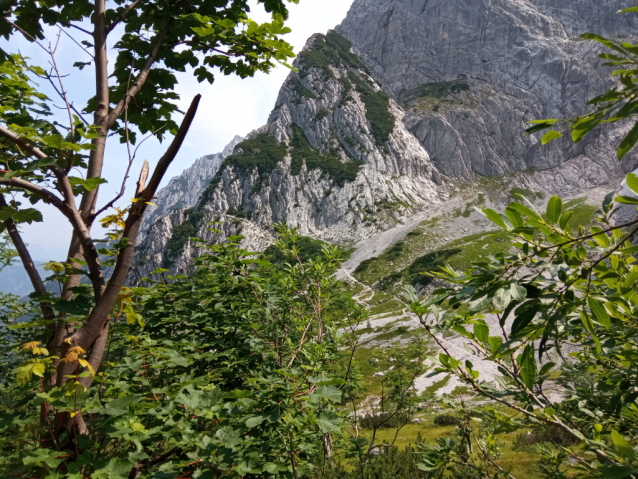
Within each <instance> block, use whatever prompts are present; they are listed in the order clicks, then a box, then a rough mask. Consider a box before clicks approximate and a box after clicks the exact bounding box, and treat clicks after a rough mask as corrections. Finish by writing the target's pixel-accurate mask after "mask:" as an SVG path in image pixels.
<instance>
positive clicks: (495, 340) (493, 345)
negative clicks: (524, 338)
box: [487, 336, 503, 354]
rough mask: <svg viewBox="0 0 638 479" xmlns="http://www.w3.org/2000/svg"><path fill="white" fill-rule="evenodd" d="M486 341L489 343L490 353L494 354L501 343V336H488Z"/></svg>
mask: <svg viewBox="0 0 638 479" xmlns="http://www.w3.org/2000/svg"><path fill="white" fill-rule="evenodd" d="M487 342H488V344H489V345H490V351H492V354H496V353H497V352H498V350H499V349H501V346H502V345H503V338H501V337H500V336H490V337H489V338H488V340H487Z"/></svg>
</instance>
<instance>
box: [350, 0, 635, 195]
mask: <svg viewBox="0 0 638 479" xmlns="http://www.w3.org/2000/svg"><path fill="white" fill-rule="evenodd" d="M628 6H633V2H631V1H628V0H608V1H600V0H520V1H515V2H513V1H510V0H375V1H373V2H370V1H369V0H355V2H354V4H353V6H352V9H351V10H350V12H349V13H348V16H347V18H346V19H345V20H344V22H343V23H342V24H341V25H340V26H339V27H338V31H339V32H340V33H341V34H342V35H344V36H345V37H346V38H348V39H349V40H350V41H352V43H353V45H354V46H355V50H356V51H357V52H358V53H360V55H361V57H362V58H363V59H364V61H365V62H366V64H367V65H368V66H369V67H370V69H371V70H372V75H373V76H374V78H375V79H376V80H377V81H378V82H379V83H380V84H381V85H382V86H383V87H384V88H385V89H386V91H388V92H390V93H391V94H392V96H393V97H395V98H397V99H398V100H399V101H400V103H401V104H402V105H403V106H404V107H405V109H406V110H407V114H406V117H405V119H404V122H405V124H406V126H407V127H408V129H409V130H410V131H411V132H412V133H413V134H414V135H415V136H416V137H417V138H418V139H419V141H420V142H421V144H422V145H423V146H424V147H425V148H426V150H427V151H428V152H429V153H430V155H431V157H432V161H433V163H434V164H435V166H436V167H437V168H438V169H439V171H440V172H442V173H444V174H445V175H447V176H450V177H453V178H456V179H459V180H466V179H471V178H472V177H474V176H475V175H484V176H498V175H502V174H504V173H508V172H517V171H524V170H536V171H537V172H542V171H547V170H552V171H551V172H548V173H547V174H538V173H535V176H536V177H537V180H538V181H540V182H542V183H544V186H545V187H546V188H547V189H550V190H552V189H554V190H556V191H557V192H558V191H559V192H562V193H565V190H566V189H567V190H573V189H582V188H589V187H593V186H596V185H599V184H602V183H605V182H608V181H611V180H616V179H617V178H619V177H620V176H621V175H622V173H623V169H622V168H624V171H629V170H630V169H631V168H632V167H633V164H634V161H632V159H630V160H629V161H627V162H626V163H625V164H624V165H623V167H621V166H620V165H619V164H618V162H617V161H616V159H615V152H614V151H613V148H611V147H610V145H612V144H614V143H611V142H610V140H612V141H613V140H614V139H616V138H617V137H618V135H619V134H620V133H621V130H619V128H608V129H607V130H605V131H603V132H601V133H598V134H596V135H592V137H591V138H589V139H587V140H586V141H583V142H581V143H580V144H578V145H574V144H573V143H572V142H571V141H570V140H568V139H566V138H565V139H560V140H558V141H556V142H554V143H551V144H550V145H548V146H542V147H541V145H540V141H539V137H538V136H531V137H524V136H523V132H524V129H525V122H526V121H529V120H534V119H541V118H565V117H573V116H577V115H579V114H581V113H583V112H584V111H586V110H585V103H586V102H587V101H588V100H589V99H591V98H593V97H595V96H597V95H599V94H601V93H602V92H604V91H605V90H606V89H607V88H609V87H610V86H612V85H613V84H612V83H611V80H610V79H609V74H610V70H609V68H603V67H601V63H602V61H601V60H599V59H598V58H597V57H596V53H597V52H599V48H598V47H597V45H596V44H595V43H593V42H587V41H580V40H579V39H578V38H577V37H578V36H579V35H580V34H582V33H585V32H589V31H592V32H596V33H598V34H601V35H606V36H610V37H614V38H618V37H620V36H622V35H627V34H628V33H631V32H634V31H636V23H637V22H636V16H635V15H633V14H629V15H617V14H616V12H617V11H618V10H619V9H621V8H625V7H628ZM557 167H560V168H558V169H557V170H554V169H555V168H557Z"/></svg>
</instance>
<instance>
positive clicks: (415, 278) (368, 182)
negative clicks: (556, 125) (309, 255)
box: [130, 0, 636, 394]
mask: <svg viewBox="0 0 638 479" xmlns="http://www.w3.org/2000/svg"><path fill="white" fill-rule="evenodd" d="M631 5H632V2H630V1H628V0H610V1H606V2H600V1H598V0H520V1H517V2H512V1H509V0H490V1H487V0H472V1H468V0H355V2H354V4H353V6H352V9H351V11H350V12H349V14H348V16H347V18H346V19H345V20H344V22H343V23H342V24H341V25H340V26H339V27H337V29H336V31H332V32H329V33H328V34H327V35H315V36H313V37H312V38H311V39H310V40H309V42H308V44H307V46H306V48H305V49H304V51H303V52H301V53H300V55H299V58H298V59H297V60H296V63H295V66H296V67H297V69H298V73H292V74H291V75H290V77H289V78H288V79H287V81H286V82H285V84H284V85H283V86H282V89H281V91H280V94H279V99H278V101H277V104H276V106H275V109H274V110H273V112H272V114H271V115H270V118H269V120H268V123H267V124H266V125H264V127H262V128H260V129H259V130H257V131H255V132H252V133H251V134H249V135H248V137H247V138H246V139H244V140H241V141H240V139H235V140H234V141H233V143H231V144H230V145H229V147H228V148H227V149H225V150H224V153H223V154H220V155H215V156H213V157H207V158H212V160H206V159H202V160H199V161H198V163H196V164H195V165H194V166H193V167H192V168H191V169H190V170H187V171H186V172H185V173H184V174H183V175H182V176H181V177H178V178H177V179H174V180H173V181H172V182H171V184H170V185H169V186H168V187H167V188H165V189H164V190H162V191H161V192H160V194H159V207H158V209H157V210H156V211H155V212H153V213H151V215H150V216H149V217H148V218H147V219H146V223H145V225H146V227H145V230H144V233H143V235H142V237H141V239H140V241H139V243H138V250H137V253H136V262H135V267H134V269H133V273H132V276H131V278H130V282H131V283H135V282H139V281H140V280H141V279H142V278H143V277H144V276H146V275H147V274H149V272H150V271H153V270H154V269H156V268H158V267H164V268H168V269H170V270H171V271H172V272H185V271H186V270H187V269H188V265H189V262H190V259H191V258H192V257H193V256H196V255H197V254H199V248H198V245H197V243H194V242H192V241H191V240H190V238H191V237H195V236H197V237H200V238H204V239H205V240H211V239H213V237H214V235H219V233H214V232H212V231H210V229H211V228H210V226H209V223H210V222H218V224H217V226H216V229H218V230H220V231H221V237H222V238H223V237H228V236H231V235H236V234H241V235H242V236H244V238H245V239H244V240H243V245H244V246H245V247H246V248H248V249H253V250H264V249H265V248H266V247H267V246H268V245H270V244H272V242H273V241H274V239H275V235H274V231H273V228H272V225H273V224H274V223H278V222H283V221H287V222H288V224H289V225H291V226H295V227H297V228H298V229H299V232H300V234H301V235H304V236H310V237H313V238H318V239H321V240H324V241H329V242H333V243H338V244H341V245H344V246H350V247H354V251H353V253H352V254H351V256H350V258H349V259H348V260H347V261H345V262H344V264H343V267H342V269H341V271H340V272H339V275H340V277H341V278H342V279H344V280H346V281H349V282H350V284H351V287H352V288H353V291H354V292H355V293H356V297H357V299H358V300H359V301H361V302H362V303H363V304H365V305H367V306H368V307H369V309H370V314H371V318H370V322H369V326H370V327H368V325H365V326H366V327H365V328H362V329H361V331H360V332H361V335H362V336H361V339H362V341H363V343H364V344H363V347H362V349H361V350H360V352H359V353H358V357H357V359H358V360H359V361H360V362H361V364H366V365H367V366H366V368H367V369H365V371H364V373H365V374H366V380H367V381H370V382H373V383H374V382H375V381H380V377H382V376H378V375H377V374H376V373H378V372H383V370H382V369H383V367H384V366H383V365H380V364H378V363H376V364H375V365H373V364H372V363H369V361H368V359H370V358H371V357H374V350H375V348H376V347H379V346H383V347H387V346H388V345H391V344H393V343H397V344H405V343H406V342H407V341H409V340H410V338H411V337H414V336H415V335H422V332H421V331H420V330H419V325H418V321H417V320H416V318H414V317H413V316H412V315H411V314H410V313H409V311H408V310H407V309H406V305H405V304H403V303H402V302H401V301H400V289H401V286H402V285H404V284H412V285H414V286H415V287H417V289H418V290H419V291H420V292H421V293H422V294H427V292H428V291H430V290H431V289H433V287H434V285H433V284H432V283H430V282H429V280H428V279H427V277H426V276H424V275H423V274H422V273H424V272H427V271H432V270H434V269H436V268H437V267H438V266H440V265H442V264H444V263H445V262H449V263H450V264H451V265H452V266H453V267H456V268H464V267H467V266H468V265H469V264H470V263H471V262H472V261H474V260H477V259H480V258H485V257H487V256H488V255H489V254H496V253H500V252H506V251H509V250H510V249H511V248H512V243H511V241H510V240H509V239H508V238H507V237H506V236H505V235H503V234H502V233H498V232H495V231H494V230H495V227H494V225H492V224H491V223H490V222H488V221H487V219H486V218H485V217H483V216H482V215H481V214H480V213H478V212H476V211H475V207H478V208H480V207H482V206H488V207H492V208H494V209H502V208H504V206H505V205H506V204H507V203H508V202H509V201H511V200H512V199H514V197H515V195H516V194H523V195H525V196H526V197H527V198H529V199H530V200H531V201H533V202H535V203H536V204H537V205H538V206H539V208H540V207H543V205H544V204H545V203H546V201H547V199H548V198H549V197H550V196H551V195H553V194H559V195H561V196H563V197H564V198H566V199H567V200H568V201H567V202H566V207H567V208H570V209H572V210H573V211H574V213H575V214H574V217H573V219H572V222H574V223H575V222H584V223H586V222H588V221H589V220H590V219H591V217H592V215H593V213H594V211H595V209H596V207H597V206H598V205H599V204H600V203H601V200H602V197H604V195H605V194H606V193H608V192H609V191H612V190H616V189H617V188H619V187H620V181H621V179H622V177H623V176H624V174H625V172H627V171H629V170H631V169H633V168H635V166H636V155H633V156H632V157H631V158H629V159H627V160H625V162H624V163H623V164H622V165H620V164H619V163H618V162H617V160H616V158H615V151H614V147H613V145H616V144H617V143H618V141H619V137H620V135H621V134H622V133H623V132H624V131H625V130H624V128H626V126H622V125H621V126H618V127H608V128H606V129H603V130H601V131H599V132H597V133H596V134H593V135H591V136H590V137H588V138H587V139H586V140H584V141H582V142H581V143H579V144H578V145H574V144H573V143H571V141H570V140H569V139H567V138H565V139H561V140H558V141H556V142H553V143H551V144H549V145H546V146H541V145H540V139H539V137H538V136H529V137H525V136H524V135H523V133H524V129H525V122H526V121H529V120H534V119H539V118H558V117H570V116H575V115H578V114H580V113H582V112H583V111H585V108H586V107H585V106H584V105H585V103H586V101H587V100H588V99H590V98H592V97H594V96H596V95H598V94H600V93H602V92H604V91H606V89H607V88H609V87H610V86H612V85H613V82H612V80H610V78H609V75H610V73H611V71H610V69H608V68H605V67H602V66H601V63H602V62H601V61H600V60H599V59H598V58H597V57H596V53H597V52H598V51H599V49H598V47H597V46H596V45H595V44H593V43H591V42H585V41H581V40H579V39H578V35H580V34H581V33H584V32H588V31H595V32H597V33H599V34H602V35H607V36H610V37H614V38H620V37H622V36H623V35H626V34H627V32H633V31H636V28H635V27H636V17H635V16H628V15H625V16H616V15H615V12H616V11H617V10H619V9H621V8H624V7H627V6H631ZM488 319H489V318H488ZM443 339H444V340H445V341H449V342H450V344H452V345H453V347H454V348H456V349H458V350H459V352H461V349H462V353H461V354H468V353H467V351H465V349H464V348H463V341H462V339H461V338H459V337H455V336H449V337H444V338H443ZM386 366H388V367H389V365H386ZM478 367H479V368H481V369H480V371H481V375H482V377H483V378H484V379H487V380H489V379H490V377H491V376H492V375H493V374H494V371H492V370H491V369H490V368H489V367H488V366H487V365H485V367H482V366H481V365H479V366H478ZM373 374H375V376H374V377H372V376H373ZM444 383H445V384H444ZM435 386H436V387H435ZM456 386H457V384H455V383H454V382H450V381H448V380H445V379H441V378H438V377H435V378H426V377H423V378H420V379H419V382H418V388H419V390H428V389H430V388H433V387H434V389H438V393H439V394H441V393H443V392H450V391H451V390H453V389H454V388H455V387H456Z"/></svg>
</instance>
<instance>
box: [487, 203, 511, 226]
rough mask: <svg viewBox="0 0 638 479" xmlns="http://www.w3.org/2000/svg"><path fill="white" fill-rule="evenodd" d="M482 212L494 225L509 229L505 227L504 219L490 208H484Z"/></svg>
mask: <svg viewBox="0 0 638 479" xmlns="http://www.w3.org/2000/svg"><path fill="white" fill-rule="evenodd" d="M482 212H483V214H484V215H485V216H487V219H489V220H490V221H491V222H492V223H496V224H497V225H498V226H500V227H501V228H503V229H507V226H506V225H505V221H504V220H503V217H502V216H501V215H499V214H498V213H497V212H496V211H494V210H491V209H489V208H483V209H482Z"/></svg>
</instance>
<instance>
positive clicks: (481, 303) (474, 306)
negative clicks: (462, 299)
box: [467, 294, 492, 313]
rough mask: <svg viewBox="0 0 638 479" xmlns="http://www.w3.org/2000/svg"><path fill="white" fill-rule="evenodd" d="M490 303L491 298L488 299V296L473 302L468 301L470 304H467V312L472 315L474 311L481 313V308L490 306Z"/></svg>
mask: <svg viewBox="0 0 638 479" xmlns="http://www.w3.org/2000/svg"><path fill="white" fill-rule="evenodd" d="M491 302H492V300H491V298H490V297H489V295H487V294H486V295H484V296H481V297H480V298H478V299H475V300H474V301H470V303H469V304H468V308H467V310H468V312H470V313H474V312H476V311H481V310H482V309H483V308H485V307H486V306H487V305H488V304H490V303H491Z"/></svg>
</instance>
